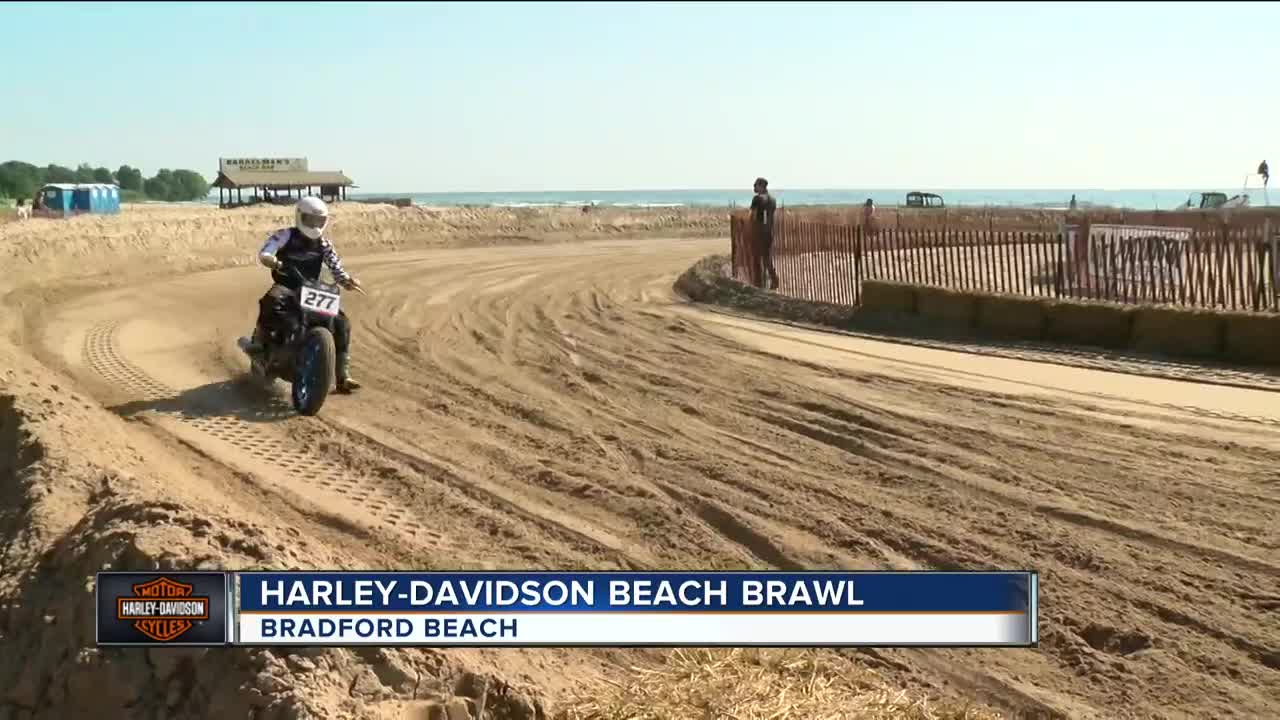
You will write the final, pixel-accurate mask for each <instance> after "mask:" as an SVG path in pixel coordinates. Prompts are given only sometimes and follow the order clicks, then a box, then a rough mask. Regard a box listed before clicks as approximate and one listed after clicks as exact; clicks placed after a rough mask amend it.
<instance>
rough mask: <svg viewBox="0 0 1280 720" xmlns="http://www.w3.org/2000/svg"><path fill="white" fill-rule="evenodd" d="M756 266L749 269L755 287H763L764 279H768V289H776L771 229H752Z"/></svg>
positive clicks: (776, 277) (776, 274)
mask: <svg viewBox="0 0 1280 720" xmlns="http://www.w3.org/2000/svg"><path fill="white" fill-rule="evenodd" d="M754 230H755V232H754V239H755V255H756V256H755V259H754V262H755V263H756V266H755V267H753V268H751V275H752V277H751V279H752V281H754V283H755V285H756V286H757V287H764V286H765V278H766V277H768V279H769V287H773V288H776V287H778V271H777V270H775V269H774V267H773V229H772V228H761V227H756V228H754Z"/></svg>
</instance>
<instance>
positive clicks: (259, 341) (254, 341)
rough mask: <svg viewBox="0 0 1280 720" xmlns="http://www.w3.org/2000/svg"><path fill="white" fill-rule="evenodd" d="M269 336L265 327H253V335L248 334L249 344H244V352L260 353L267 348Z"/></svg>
mask: <svg viewBox="0 0 1280 720" xmlns="http://www.w3.org/2000/svg"><path fill="white" fill-rule="evenodd" d="M269 337H271V335H270V333H269V332H268V331H267V329H266V328H264V327H262V326H261V325H257V326H255V327H254V328H253V335H251V336H249V344H248V345H246V346H245V348H244V349H245V352H247V353H249V354H251V355H257V354H260V353H261V352H262V351H263V350H266V349H267V339H268V338H269Z"/></svg>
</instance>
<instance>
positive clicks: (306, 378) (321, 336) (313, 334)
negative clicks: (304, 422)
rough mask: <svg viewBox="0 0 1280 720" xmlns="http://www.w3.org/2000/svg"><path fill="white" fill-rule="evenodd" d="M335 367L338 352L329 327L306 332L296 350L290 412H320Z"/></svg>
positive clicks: (310, 413)
mask: <svg viewBox="0 0 1280 720" xmlns="http://www.w3.org/2000/svg"><path fill="white" fill-rule="evenodd" d="M336 366H337V350H336V349H335V346H334V343H333V333H331V332H329V329H328V328H323V327H314V328H311V329H310V330H308V331H307V335H306V337H305V338H304V339H303V341H302V347H301V348H299V349H298V361H297V363H296V365H295V367H296V368H297V370H296V371H295V372H294V375H293V391H292V392H291V393H290V394H291V395H292V399H293V409H294V410H297V411H298V413H299V414H301V415H315V414H316V413H318V412H320V407H321V406H322V405H324V401H325V398H327V397H328V396H329V389H330V388H332V387H333V378H334V370H335V368H336Z"/></svg>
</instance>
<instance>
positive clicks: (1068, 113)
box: [0, 2, 1280, 192]
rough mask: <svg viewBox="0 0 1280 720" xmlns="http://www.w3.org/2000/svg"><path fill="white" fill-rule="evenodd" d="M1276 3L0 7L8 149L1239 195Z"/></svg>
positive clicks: (1267, 99) (439, 172)
mask: <svg viewBox="0 0 1280 720" xmlns="http://www.w3.org/2000/svg"><path fill="white" fill-rule="evenodd" d="M1277 29H1280V4H1277V3H1254V4H1238V5H1230V4H1226V3H1222V4H1216V3H1209V4H1204V3H1200V4H1196V3H1185V4H1184V3H1140V4H1138V3H1135V4H1132V5H1120V4H1115V5H1113V4H1108V3H1097V4H1087V3H1064V4H1047V3H1025V4H1022V3H1010V4H1005V3H1000V4H995V3H992V4H937V3H920V4H917V3H886V4H881V3H865V4H864V3H858V4H853V3H850V4H837V3H829V4H828V3H791V2H787V3H781V2H778V3H760V4H754V3H743V4H734V3H701V4H696V3H634V4H622V3H617V4H611V3H594V4H593V3H564V4H534V3H512V4H479V3H465V4H464V3H459V4H422V5H416V4H410V3H377V4H374V3H370V4H363V3H314V2H312V3H301V4H299V5H296V6H295V5H288V4H272V3H183V4H177V3H175V4H160V3H158V4H146V5H144V4H141V3H139V4H130V3H92V4H84V5H70V4H57V5H55V4H48V5H45V4H36V3H17V4H15V3H6V4H2V5H0V67H3V68H4V69H5V71H6V72H5V75H6V77H7V78H8V81H7V83H6V84H9V83H13V82H15V81H16V82H17V83H18V84H19V85H20V86H21V88H22V96H21V97H22V99H21V101H19V102H16V103H15V102H13V98H14V96H13V95H12V94H10V93H9V92H8V91H7V90H6V101H5V102H4V103H3V109H0V159H9V158H13V159H22V160H27V161H29V162H37V163H41V164H44V163H48V162H57V163H61V164H67V165H72V164H75V163H77V162H80V161H87V162H90V163H92V164H94V165H100V164H101V165H107V166H109V167H112V168H114V167H117V166H118V165H120V164H121V163H125V162H128V163H132V164H135V165H137V166H139V167H141V168H142V169H143V171H144V172H145V173H147V174H148V175H150V174H151V173H153V172H155V170H157V169H158V168H160V167H189V168H193V169H196V170H199V171H200V172H202V173H205V174H206V175H211V174H212V173H213V171H214V170H216V167H217V158H218V157H219V156H306V157H308V158H310V162H311V167H312V168H313V169H341V170H344V171H346V172H347V173H348V174H349V175H351V176H352V177H354V178H355V179H356V181H357V182H358V183H359V184H360V185H361V186H362V189H364V190H368V191H406V192H407V191H449V190H457V191H481V190H575V189H592V190H604V189H637V188H725V187H739V186H743V185H744V184H749V183H750V179H751V178H754V177H755V176H756V175H762V174H763V175H766V176H767V177H769V178H770V182H771V184H772V185H775V186H778V187H792V188H840V187H861V188H870V187H887V188H892V187H907V186H911V187H915V186H921V187H933V188H945V189H950V188H1061V187H1073V188H1184V187H1193V188H1196V187H1239V185H1240V183H1241V181H1242V179H1243V177H1244V175H1245V173H1247V172H1250V171H1251V170H1252V169H1254V168H1256V166H1257V164H1258V162H1259V161H1261V160H1262V159H1264V158H1266V159H1269V160H1270V162H1271V164H1272V165H1273V166H1280V92H1278V91H1277V88H1280V60H1278V59H1277V57H1276V52H1277V45H1276V40H1275V32H1276V31H1277Z"/></svg>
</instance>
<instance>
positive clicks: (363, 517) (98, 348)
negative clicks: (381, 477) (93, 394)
mask: <svg viewBox="0 0 1280 720" xmlns="http://www.w3.org/2000/svg"><path fill="white" fill-rule="evenodd" d="M119 328H120V323H119V322H106V323H101V324H98V325H94V326H93V327H91V328H90V329H89V330H88V332H87V333H86V334H85V337H84V348H83V357H84V360H85V362H86V364H87V365H88V366H89V367H90V368H91V369H92V370H93V371H94V372H96V373H97V374H98V375H99V376H101V377H102V378H103V379H105V380H107V381H108V382H110V383H112V384H113V385H115V386H117V387H118V388H121V389H124V390H126V391H128V392H129V393H131V394H133V395H135V396H136V397H137V398H138V399H140V400H146V401H162V400H166V399H168V398H172V397H174V396H175V395H177V391H176V390H175V389H174V388H171V387H168V386H166V385H164V384H163V383H161V382H159V381H157V380H155V379H154V378H152V377H151V376H149V375H148V374H147V373H146V372H145V371H143V370H142V369H141V368H139V367H138V366H136V365H134V364H133V363H131V362H129V360H128V359H126V357H125V355H124V353H123V352H122V350H121V348H120V345H119V342H118V341H117V331H118V330H119ZM273 409H275V410H277V412H280V414H282V415H283V414H285V413H289V412H292V411H291V409H290V408H288V407H287V406H285V405H283V404H282V403H278V402H277V403H275V408H273ZM157 412H159V413H160V414H161V415H162V416H164V417H167V418H170V419H173V420H176V421H177V422H179V423H180V424H182V425H185V426H187V427H189V428H192V429H194V430H196V431H198V432H200V433H202V434H203V435H205V436H207V437H208V438H210V439H212V440H215V441H216V442H217V443H218V444H220V445H221V446H222V447H221V448H220V449H221V450H222V452H220V453H218V455H219V456H220V458H225V459H226V460H229V461H230V464H233V465H238V466H242V467H241V469H243V470H246V471H249V472H255V473H261V472H262V470H263V466H266V467H267V468H269V469H270V472H271V474H272V475H274V476H276V477H278V478H279V479H281V480H283V481H284V482H285V484H287V485H288V487H289V488H290V489H291V490H293V491H295V492H297V493H298V494H299V495H300V496H302V497H305V498H311V499H313V500H314V499H317V498H315V496H316V495H317V494H319V495H321V496H322V497H321V498H319V499H321V500H322V501H323V502H322V503H321V504H323V505H325V506H327V507H328V508H330V509H332V510H334V511H336V512H339V513H340V514H342V515H346V516H354V518H355V519H358V520H360V521H362V522H364V523H366V524H368V523H370V522H373V523H375V524H380V525H382V526H384V527H386V528H387V529H389V530H391V531H393V532H396V533H399V534H401V535H407V536H408V537H411V538H422V537H431V536H434V535H435V533H432V532H431V531H429V530H428V529H427V528H426V527H425V526H424V525H423V524H422V523H420V522H418V521H417V520H415V519H414V518H413V517H411V516H410V515H409V514H408V512H407V511H406V510H405V509H403V508H401V507H399V505H398V503H397V501H396V500H395V499H394V498H393V497H392V496H390V495H389V494H387V493H386V492H384V491H382V490H381V489H380V488H378V487H376V486H374V485H370V484H368V483H365V482H361V481H360V480H358V479H356V478H353V477H351V476H348V475H347V474H345V473H343V472H342V471H341V470H340V469H331V468H327V467H325V466H324V465H323V464H319V463H317V462H316V458H315V456H314V455H312V454H309V453H306V452H303V451H300V450H298V449H295V448H294V447H291V444H290V443H289V441H288V440H287V439H286V438H283V437H278V436H276V437H273V436H270V435H267V434H264V432H263V431H262V428H261V425H254V424H251V423H249V422H247V421H245V420H242V419H240V418H238V417H235V416H232V415H226V414H222V415H219V414H209V415H193V414H188V413H184V412H181V411H157ZM352 501H354V502H355V504H356V506H357V507H359V508H360V509H362V510H363V512H355V513H353V512H352Z"/></svg>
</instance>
